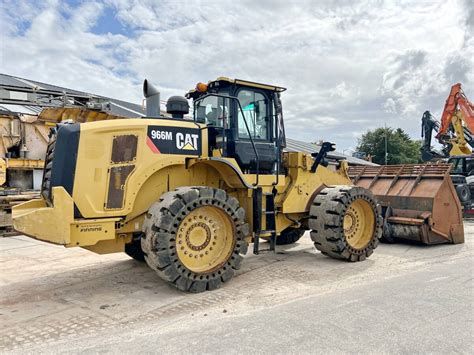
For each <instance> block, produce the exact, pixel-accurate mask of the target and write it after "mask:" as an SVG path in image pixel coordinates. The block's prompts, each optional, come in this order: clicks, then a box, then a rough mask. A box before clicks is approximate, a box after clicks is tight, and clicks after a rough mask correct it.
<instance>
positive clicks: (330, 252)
mask: <svg viewBox="0 0 474 355" xmlns="http://www.w3.org/2000/svg"><path fill="white" fill-rule="evenodd" d="M357 199H363V200H365V201H367V202H369V204H370V205H371V206H372V209H373V211H374V213H375V214H376V216H375V226H374V231H373V234H372V236H371V239H370V240H369V242H368V243H367V244H366V245H365V246H364V247H362V248H360V249H355V248H353V247H351V246H350V245H349V244H348V243H347V241H346V237H345V235H344V230H343V220H344V215H345V213H346V210H347V208H348V207H349V205H350V204H351V203H352V202H353V201H355V200H357ZM382 226H383V218H382V209H381V207H380V205H379V204H378V203H377V201H376V200H375V198H374V196H373V195H372V193H371V192H370V191H369V190H367V189H364V188H362V187H359V186H345V185H340V186H334V187H327V188H324V189H323V190H322V191H321V192H320V193H319V194H318V195H317V196H316V197H315V199H314V201H313V205H312V206H311V209H310V219H309V227H310V228H311V229H312V231H311V239H312V240H313V242H314V245H315V247H316V249H318V250H319V251H321V252H322V253H323V254H325V255H327V256H330V257H333V258H336V259H343V260H348V261H362V260H365V259H366V258H367V257H369V256H370V255H371V254H372V253H373V251H374V249H375V248H377V246H378V244H379V240H380V237H381V236H382Z"/></svg>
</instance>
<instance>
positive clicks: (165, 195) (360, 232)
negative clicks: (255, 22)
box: [13, 78, 382, 292]
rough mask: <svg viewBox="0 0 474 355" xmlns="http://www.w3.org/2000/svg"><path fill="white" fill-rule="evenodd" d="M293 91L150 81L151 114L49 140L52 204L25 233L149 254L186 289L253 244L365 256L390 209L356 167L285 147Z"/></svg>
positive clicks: (41, 207)
mask: <svg viewBox="0 0 474 355" xmlns="http://www.w3.org/2000/svg"><path fill="white" fill-rule="evenodd" d="M284 90H285V89H284V88H281V87H277V86H272V85H266V84H259V83H253V82H249V81H243V80H233V79H227V78H218V79H217V80H215V81H211V82H209V84H207V85H206V84H202V83H201V84H198V86H197V89H196V90H192V91H190V92H189V93H188V94H187V97H188V98H189V99H191V100H193V103H194V116H193V119H192V120H185V119H184V118H183V115H185V114H187V113H188V111H189V107H188V101H187V100H186V99H185V98H184V97H179V96H173V97H171V98H169V100H168V102H167V111H168V113H169V114H170V115H171V116H172V117H162V116H161V115H160V113H159V112H158V110H156V109H155V110H154V112H153V109H151V108H153V107H157V105H155V104H154V101H153V100H154V99H155V97H154V96H153V95H149V92H150V91H154V88H153V87H152V86H151V85H149V83H148V82H147V81H145V84H144V92H145V96H146V97H148V98H149V102H147V111H148V112H147V115H148V117H147V118H144V119H126V120H125V119H124V120H110V121H102V122H89V123H83V124H60V125H59V126H58V129H57V130H55V131H54V133H53V134H52V136H51V140H50V143H49V145H48V149H47V153H46V159H45V170H44V177H43V183H42V192H41V198H40V199H37V200H32V201H29V202H26V203H23V204H21V205H18V206H16V207H14V209H13V218H14V226H15V229H17V230H18V231H20V232H21V233H24V234H27V235H30V236H33V237H35V238H38V239H41V240H46V241H49V242H53V243H57V244H62V245H65V246H80V247H84V248H87V249H89V250H92V251H95V252H97V253H108V252H116V251H125V252H126V253H127V254H129V255H130V256H132V257H134V258H135V259H138V260H143V259H145V260H146V262H147V263H148V265H149V266H150V267H151V268H152V269H154V270H156V272H157V273H158V275H159V276H160V277H162V278H163V279H164V280H166V281H168V282H169V283H171V284H173V285H174V286H176V287H177V288H179V289H181V290H184V291H193V292H200V291H204V290H212V289H215V288H217V287H219V286H220V285H221V283H222V282H225V281H227V280H228V279H230V278H231V277H232V276H233V274H234V270H236V269H238V268H239V267H240V263H241V261H242V256H243V255H244V254H245V253H246V252H247V247H248V244H249V243H250V242H253V243H254V244H253V251H254V253H255V254H258V253H260V252H261V251H262V248H261V245H260V239H263V240H268V241H269V243H268V244H267V245H268V247H269V250H275V245H276V244H287V243H292V242H295V241H296V240H297V239H298V238H299V237H300V236H301V235H302V234H303V232H304V230H307V229H311V230H312V232H311V238H312V240H313V241H314V244H315V247H316V248H317V249H318V250H320V251H321V252H323V253H324V254H326V255H328V256H331V257H334V258H338V259H343V260H350V261H361V260H364V259H365V258H367V257H369V256H370V255H371V254H372V252H373V250H374V249H375V248H376V247H377V245H378V242H379V238H380V236H381V232H382V219H381V216H380V207H379V206H378V205H377V202H376V201H375V199H374V198H373V196H372V193H371V192H370V191H368V190H366V189H364V188H361V187H355V186H351V181H350V180H349V178H348V176H347V163H346V162H345V161H343V162H340V163H339V164H338V165H337V166H335V165H329V164H328V161H327V159H326V154H327V153H328V152H329V151H332V150H333V149H334V148H333V146H332V145H331V144H329V143H326V144H324V145H323V147H322V149H321V151H320V152H319V153H318V154H314V156H311V155H309V154H304V153H302V152H283V148H284V146H285V134H284V126H283V115H282V106H281V101H280V94H281V92H283V91H284Z"/></svg>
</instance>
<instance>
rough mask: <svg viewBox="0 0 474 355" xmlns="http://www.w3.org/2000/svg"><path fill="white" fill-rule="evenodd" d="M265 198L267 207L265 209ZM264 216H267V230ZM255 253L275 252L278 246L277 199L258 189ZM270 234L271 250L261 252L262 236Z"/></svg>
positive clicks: (256, 198) (254, 199)
mask: <svg viewBox="0 0 474 355" xmlns="http://www.w3.org/2000/svg"><path fill="white" fill-rule="evenodd" d="M263 198H265V207H263ZM263 216H265V229H262V228H263ZM253 232H254V240H253V253H254V254H255V255H258V254H259V253H260V252H262V251H273V252H274V251H275V245H276V212H275V197H274V195H273V193H271V192H262V188H261V187H257V188H256V189H255V190H254V192H253ZM268 234H270V248H269V249H262V250H260V236H261V235H268Z"/></svg>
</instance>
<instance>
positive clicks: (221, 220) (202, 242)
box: [176, 206, 236, 273]
mask: <svg viewBox="0 0 474 355" xmlns="http://www.w3.org/2000/svg"><path fill="white" fill-rule="evenodd" d="M235 241H236V240H235V228H234V223H233V221H232V219H231V218H230V216H229V215H228V214H227V213H226V212H225V211H224V210H222V209H220V208H218V207H214V206H202V207H198V208H196V209H195V210H193V211H192V212H190V213H189V214H188V215H187V216H186V217H185V218H184V219H183V220H182V221H181V223H180V225H179V227H178V233H177V234H176V254H177V255H178V258H179V260H180V261H181V263H182V264H183V265H184V266H185V267H186V268H187V269H189V270H191V271H193V272H196V273H209V272H212V271H214V270H216V269H219V268H220V267H221V266H222V265H223V264H224V263H225V262H226V261H227V260H228V259H229V257H230V255H231V254H232V251H233V249H234V245H235Z"/></svg>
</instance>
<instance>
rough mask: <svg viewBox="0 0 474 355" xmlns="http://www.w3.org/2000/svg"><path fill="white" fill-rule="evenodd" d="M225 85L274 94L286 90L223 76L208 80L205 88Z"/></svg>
mask: <svg viewBox="0 0 474 355" xmlns="http://www.w3.org/2000/svg"><path fill="white" fill-rule="evenodd" d="M221 83H222V84H226V85H232V84H234V85H242V86H249V87H254V88H258V89H263V90H269V91H275V92H283V91H285V90H286V88H284V87H281V86H275V85H269V84H262V83H257V82H254V81H249V80H242V79H231V78H227V77H225V76H220V77H218V78H217V79H215V80H210V81H209V82H208V83H207V86H208V87H209V88H212V87H218V86H221V85H220V84H221ZM197 93H198V92H197V90H196V89H192V90H189V91H188V93H187V94H186V97H187V98H191V97H194V96H195V94H197Z"/></svg>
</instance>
